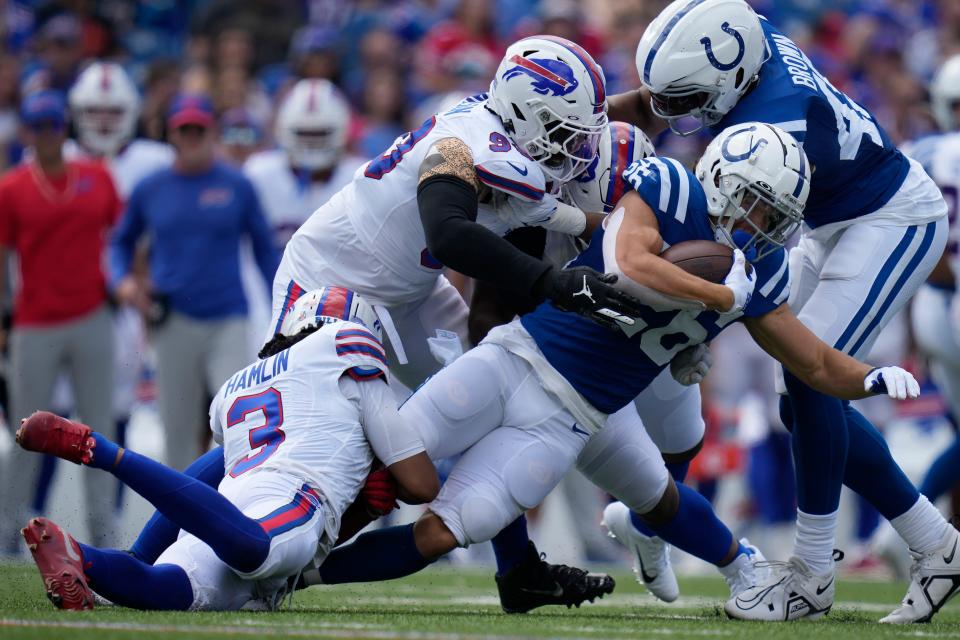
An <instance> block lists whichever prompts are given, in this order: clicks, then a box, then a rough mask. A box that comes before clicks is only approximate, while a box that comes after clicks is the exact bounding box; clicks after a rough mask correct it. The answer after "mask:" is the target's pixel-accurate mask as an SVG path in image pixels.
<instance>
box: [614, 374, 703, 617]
mask: <svg viewBox="0 0 960 640" xmlns="http://www.w3.org/2000/svg"><path fill="white" fill-rule="evenodd" d="M632 407H635V412H636V413H638V414H639V420H640V421H642V424H639V425H635V426H636V427H637V428H640V429H643V430H645V431H646V433H647V434H648V435H649V437H650V438H649V439H650V440H652V441H653V444H654V445H656V448H657V449H658V450H659V451H660V453H661V454H662V456H663V460H664V461H665V462H666V466H667V470H668V471H669V472H670V475H671V476H672V477H673V479H674V480H675V481H676V482H683V480H684V479H685V478H686V475H687V471H688V470H689V468H690V461H691V460H692V459H693V457H694V456H695V455H696V454H697V452H698V451H700V447H701V446H702V445H703V433H704V422H703V415H702V409H701V401H700V387H699V386H697V385H692V386H689V387H685V386H683V385H681V384H680V383H678V382H677V381H676V380H674V379H673V376H671V375H670V371H669V370H666V369H665V370H663V371H662V372H660V375H658V376H657V377H656V378H655V379H654V381H653V382H652V383H651V384H650V386H649V387H647V388H646V389H644V390H643V392H642V393H641V394H640V395H639V396H637V398H636V399H635V400H634V402H633V404H632ZM632 407H626V408H625V409H623V410H621V411H619V412H617V414H615V415H614V416H611V421H612V422H614V423H619V422H632V421H633V420H634V418H635V415H636V413H633V408H632ZM608 426H610V425H608ZM613 426H617V425H616V424H614V425H613ZM630 428H633V426H631V427H630ZM652 463H653V464H654V465H657V466H659V462H658V461H656V460H654V461H652ZM631 503H632V502H631ZM612 509H613V511H612V512H611V516H612V515H613V514H614V513H619V512H618V511H617V509H618V508H617V507H613V508H612ZM630 520H631V524H632V527H626V526H624V527H623V528H622V529H621V536H620V537H619V538H618V539H619V540H620V541H621V542H622V543H624V544H625V545H627V546H628V547H629V548H631V550H632V551H633V553H632V555H633V556H634V570H635V571H634V573H636V575H637V579H638V580H642V581H643V582H644V584H645V585H646V586H647V588H648V589H649V590H650V592H651V593H652V594H653V595H654V596H656V597H658V598H660V599H661V600H665V601H667V602H671V601H673V600H675V599H676V597H677V595H679V588H678V587H677V581H676V576H675V575H674V573H673V567H672V566H671V565H670V545H669V544H667V542H665V541H664V540H663V539H662V538H660V537H659V536H657V535H656V534H655V533H654V532H653V531H652V530H651V529H650V528H649V527H648V526H647V525H646V523H645V522H644V520H643V519H642V518H641V517H640V515H639V513H638V512H637V511H635V510H633V511H632V512H631V515H630ZM617 521H618V522H619V519H617ZM612 523H613V521H612V520H611V523H610V524H612ZM611 535H613V536H614V537H617V535H616V533H611ZM639 564H643V570H642V571H640V572H639V573H637V572H636V570H637V569H639V567H638V566H637V565H639Z"/></svg>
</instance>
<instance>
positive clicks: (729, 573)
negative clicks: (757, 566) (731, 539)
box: [717, 553, 750, 578]
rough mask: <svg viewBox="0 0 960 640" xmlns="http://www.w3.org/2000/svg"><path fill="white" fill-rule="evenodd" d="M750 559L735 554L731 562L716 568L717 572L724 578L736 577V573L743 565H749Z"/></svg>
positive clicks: (743, 555) (743, 554)
mask: <svg viewBox="0 0 960 640" xmlns="http://www.w3.org/2000/svg"><path fill="white" fill-rule="evenodd" d="M749 562H750V557H749V556H748V555H747V554H745V553H740V554H737V557H735V558H734V559H733V561H732V562H730V563H728V564H725V565H723V566H722V567H717V570H718V571H719V572H720V574H721V575H722V576H723V577H724V578H732V577H733V576H735V575H737V572H738V571H740V569H741V568H742V567H743V565H744V563H749Z"/></svg>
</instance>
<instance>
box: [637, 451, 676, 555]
mask: <svg viewBox="0 0 960 640" xmlns="http://www.w3.org/2000/svg"><path fill="white" fill-rule="evenodd" d="M666 464H667V471H669V472H670V476H671V477H672V478H673V479H674V480H675V481H676V483H677V484H680V483H682V482H683V481H684V479H685V478H686V477H687V472H688V471H690V461H689V460H688V461H686V462H668V463H666ZM630 522H632V523H633V526H634V527H635V528H636V529H637V531H639V532H640V533H642V534H643V535H645V536H647V537H648V538H652V537H653V536H655V535H657V534H655V533H654V532H653V531H652V530H651V529H650V527H648V526H647V523H646V522H644V521H643V520H642V519H641V518H640V514H639V513H634V512H633V511H631V512H630Z"/></svg>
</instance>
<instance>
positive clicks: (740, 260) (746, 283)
mask: <svg viewBox="0 0 960 640" xmlns="http://www.w3.org/2000/svg"><path fill="white" fill-rule="evenodd" d="M723 284H724V285H725V286H727V287H729V288H730V290H731V291H733V306H732V307H730V308H729V309H727V310H726V311H724V313H739V312H741V311H743V309H744V307H746V306H747V305H748V304H750V298H752V297H753V288H754V286H756V284H757V276H756V272H755V271H754V270H753V269H751V270H750V273H749V274H748V273H747V259H746V257H744V255H743V251H740V249H734V250H733V266H731V267H730V273H728V274H727V277H726V278H724V279H723Z"/></svg>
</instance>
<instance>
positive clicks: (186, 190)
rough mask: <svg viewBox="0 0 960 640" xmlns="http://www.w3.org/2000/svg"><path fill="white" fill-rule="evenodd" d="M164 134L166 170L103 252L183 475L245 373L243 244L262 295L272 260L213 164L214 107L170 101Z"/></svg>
mask: <svg viewBox="0 0 960 640" xmlns="http://www.w3.org/2000/svg"><path fill="white" fill-rule="evenodd" d="M167 129H168V131H169V137H170V142H171V143H172V144H173V147H174V149H175V151H176V157H175V160H174V164H173V167H171V168H170V169H164V170H161V171H159V172H157V173H155V174H153V175H151V176H148V177H146V178H145V179H144V180H143V181H141V182H140V184H138V185H137V187H136V188H135V189H134V191H133V193H132V194H131V196H130V200H129V202H128V203H127V208H126V211H125V213H124V216H123V218H122V219H121V221H120V224H119V225H118V227H117V230H116V233H115V234H114V236H113V239H112V241H111V247H110V271H111V280H112V285H113V287H114V292H115V294H116V296H117V298H118V299H119V300H120V301H122V302H126V303H128V304H132V305H134V306H136V307H138V308H140V309H141V310H142V311H143V312H144V313H145V315H146V316H147V319H148V322H149V323H150V325H151V327H152V330H151V340H152V343H153V346H154V350H155V351H156V368H157V399H158V404H159V409H160V417H161V419H162V420H163V424H164V428H165V435H166V444H167V461H168V463H169V464H170V465H172V466H173V467H176V468H178V469H183V468H185V467H186V466H187V465H188V464H189V463H190V462H191V461H193V459H194V458H196V457H197V455H198V454H199V453H200V451H201V447H202V445H203V444H205V440H206V435H207V429H206V427H205V424H206V401H207V397H208V396H209V395H212V394H214V393H216V391H217V389H218V388H219V387H220V385H221V384H222V383H223V381H224V380H226V379H227V377H228V376H230V375H231V374H233V373H234V372H235V371H236V370H237V369H240V368H242V367H243V366H245V365H246V364H248V363H249V360H250V359H251V358H252V354H250V353H249V349H248V339H247V335H248V333H247V313H248V312H247V300H246V298H245V296H244V293H243V287H242V285H241V281H240V259H239V254H240V246H241V243H242V242H243V241H244V239H245V238H249V239H250V241H251V245H252V247H253V254H254V257H255V260H256V263H257V267H258V269H259V271H260V274H261V275H262V277H263V279H264V281H265V283H266V285H267V286H268V287H269V286H270V285H271V284H272V282H273V274H274V271H275V270H276V267H277V264H278V256H277V253H276V250H275V249H274V246H273V240H272V237H271V232H270V228H269V226H268V225H267V222H266V220H265V219H264V216H263V213H262V211H261V209H260V204H259V202H258V200H257V196H256V193H255V192H254V189H253V186H252V185H251V183H250V181H249V180H247V178H245V177H244V176H243V175H242V174H241V173H240V172H239V171H238V170H236V169H234V168H232V167H230V166H229V165H228V164H227V163H225V162H223V161H220V160H218V159H217V158H216V148H217V135H216V127H215V119H214V114H213V107H212V105H211V103H210V101H209V100H208V99H207V98H206V97H203V96H198V95H181V96H178V97H177V98H176V99H175V100H174V102H173V105H172V107H171V109H170V112H169V116H168V122H167ZM144 235H146V236H148V237H149V240H150V252H151V255H150V268H149V272H150V280H151V285H150V289H149V290H145V288H144V287H142V286H141V284H140V282H139V281H138V280H137V278H136V277H134V275H133V274H132V273H131V266H132V263H133V257H134V253H135V250H136V246H137V242H138V240H139V239H140V238H141V236H144Z"/></svg>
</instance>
